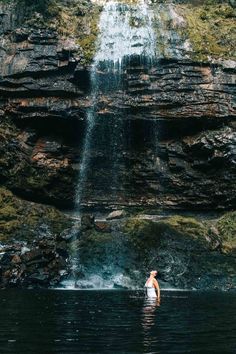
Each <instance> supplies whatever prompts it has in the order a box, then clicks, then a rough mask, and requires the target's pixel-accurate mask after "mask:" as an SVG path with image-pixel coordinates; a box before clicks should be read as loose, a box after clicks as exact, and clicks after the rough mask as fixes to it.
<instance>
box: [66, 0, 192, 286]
mask: <svg viewBox="0 0 236 354" xmlns="http://www.w3.org/2000/svg"><path fill="white" fill-rule="evenodd" d="M164 15H165V16H164ZM171 21H172V22H173V23H172V25H173V28H172V27H171V26H170V27H169V24H170V22H171ZM167 24H168V25H167ZM181 25H182V18H181V17H179V16H178V15H177V13H176V12H175V11H174V8H173V7H172V5H162V4H161V5H158V6H157V8H156V11H155V16H154V13H153V11H152V9H151V8H150V7H149V6H148V5H147V3H146V2H145V1H139V2H137V3H136V4H126V3H124V2H116V1H108V2H107V3H106V4H105V5H104V7H103V10H102V13H101V16H100V21H99V35H98V38H97V50H96V53H95V56H94V60H93V63H92V66H91V71H90V88H91V92H90V108H88V110H87V115H86V130H85V135H84V142H83V147H82V153H81V162H80V171H79V176H78V186H77V191H76V200H75V202H76V207H77V213H78V214H79V217H78V220H79V219H80V214H81V208H82V206H83V205H86V199H87V201H88V200H89V197H88V195H89V193H88V191H92V192H94V191H95V187H96V186H97V185H98V186H101V185H102V186H104V188H105V190H106V193H109V201H111V200H112V202H113V204H114V205H118V204H119V198H121V195H122V192H124V193H125V188H123V186H122V184H123V183H125V181H122V177H121V172H120V171H121V170H123V171H124V170H125V162H124V157H123V154H124V150H125V147H126V144H127V137H126V135H127V136H129V134H131V132H127V129H128V128H127V126H126V132H125V131H124V122H125V120H126V113H125V110H122V107H116V109H115V113H114V110H113V111H112V113H109V102H107V101H109V97H110V98H111V101H112V100H113V98H114V97H116V96H115V95H117V96H118V97H119V99H120V97H121V98H122V95H123V98H124V100H123V101H124V102H125V99H126V98H127V97H128V94H127V93H126V87H125V83H127V80H126V82H125V80H124V78H126V79H127V77H128V75H131V76H132V70H133V69H135V70H136V69H137V70H138V72H139V73H140V76H145V75H146V74H147V75H149V72H150V73H151V70H152V69H153V68H154V64H155V65H156V63H157V61H156V59H157V58H158V59H160V58H163V57H165V55H166V57H168V58H170V57H173V56H175V57H177V58H180V57H181V55H182V54H181V53H182V51H183V49H184V48H187V45H186V44H183V43H181V45H180V47H178V46H177V47H176V43H177V44H179V43H180V39H179V37H178V34H177V33H176V31H175V29H174V27H175V26H181ZM156 27H157V29H156V30H155V28H156ZM162 44H163V46H162ZM161 48H164V49H165V52H163V51H162V50H161ZM135 65H136V68H135ZM155 69H156V68H155ZM130 72H131V74H130ZM106 95H107V96H106ZM118 102H120V105H121V106H123V102H122V99H120V100H119V101H118ZM104 107H105V108H104ZM125 133H126V134H125ZM157 133H158V122H157V119H154V120H153V145H154V148H153V154H154V161H156V163H154V165H155V166H154V168H155V169H156V170H157V171H158V169H160V166H159V163H158V148H159V144H158V134H157ZM94 156H95V158H94ZM99 156H102V159H103V161H102V164H101V167H100V166H99V164H98V165H96V167H94V164H93V159H94V160H96V161H97V160H99ZM105 164H107V167H106V168H107V171H108V172H107V175H106V172H105V168H104V166H105ZM122 164H123V165H122ZM121 166H122V169H121ZM100 170H101V172H102V173H101V172H100ZM122 188H123V189H122ZM97 193H98V192H97ZM102 193H103V192H102V191H101V194H102ZM96 197H97V195H96ZM72 253H73V255H72V258H73V261H72V268H73V269H74V270H75V272H76V271H78V270H79V269H78V268H79V266H80V260H79V254H78V250H77V249H75V250H74V251H73V250H72ZM110 273H111V274H113V273H114V274H113V278H114V279H115V277H116V276H117V273H115V271H113V269H112V264H111V269H110ZM95 278H96V281H95V280H94V281H92V280H91V279H95ZM95 278H94V276H92V277H91V275H88V279H89V282H90V283H91V282H94V284H95V283H96V284H98V283H99V284H103V285H104V284H105V283H106V284H109V286H111V284H113V281H112V280H111V279H108V281H105V280H104V282H105V283H104V282H103V281H100V280H101V279H103V273H102V270H98V272H97V274H95ZM118 278H119V279H120V276H119V277H118ZM121 278H122V277H121ZM88 279H85V280H84V281H85V282H87V281H88ZM98 280H99V281H98ZM119 281H120V280H119ZM122 282H123V280H122ZM126 282H127V279H126ZM94 286H97V285H94Z"/></svg>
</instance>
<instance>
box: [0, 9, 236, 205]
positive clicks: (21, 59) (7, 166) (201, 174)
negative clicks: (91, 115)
mask: <svg viewBox="0 0 236 354" xmlns="http://www.w3.org/2000/svg"><path fill="white" fill-rule="evenodd" d="M61 3H62V4H64V5H65V3H63V2H61ZM86 6H87V7H86ZM88 6H90V7H89V8H90V9H91V6H92V5H91V4H89V3H88V2H87V3H86V2H85V4H84V8H83V11H85V12H86V10H88ZM93 6H94V7H92V8H93V11H95V10H94V9H96V11H97V13H99V10H97V8H96V6H95V5H93ZM164 10H165V9H163V8H162V11H163V13H164ZM168 11H169V10H168ZM182 11H183V10H182ZM188 11H189V9H188ZM23 13H24V11H22V9H19V8H18V7H17V6H15V5H1V21H2V26H1V31H2V32H1V50H0V62H1V65H0V67H1V80H0V92H1V102H0V104H1V110H0V112H1V141H0V154H1V158H0V178H1V181H2V183H3V184H4V185H5V186H7V187H8V188H9V189H11V190H12V191H14V192H15V193H17V194H18V195H21V196H23V197H24V198H27V199H31V200H34V201H42V202H46V203H50V204H54V205H57V206H62V207H72V206H73V204H74V194H75V189H76V185H77V183H78V181H77V180H78V173H79V169H80V161H81V153H82V144H83V136H84V131H85V125H86V117H87V116H88V114H87V111H88V109H89V108H90V106H91V97H90V89H91V82H90V80H89V70H90V69H89V65H88V64H87V63H88V53H87V52H88V50H87V51H86V47H85V46H84V43H83V41H82V40H81V38H82V37H81V34H80V40H77V38H75V36H69V34H68V33H66V34H63V33H58V30H57V28H53V26H52V25H50V26H44V25H43V24H42V21H41V18H40V14H35V13H34V17H33V18H31V22H30V21H29V19H27V21H28V22H27V21H26V19H25V17H24V16H23V15H24V14H23ZM35 16H36V17H35ZM55 16H56V15H55ZM57 16H58V14H57ZM73 16H74V15H73ZM84 16H85V13H83V12H82V13H81V12H79V11H78V13H77V18H78V19H79V20H80V22H79V23H80V24H81V29H82V30H83V31H85V28H84V27H83V26H84V24H83V23H82V22H81V19H84ZM230 16H231V17H230V19H231V21H233V19H232V16H233V15H232V14H231V15H230ZM55 18H56V19H57V21H58V17H55ZM181 18H182V17H181ZM40 21H41V22H40ZM50 21H52V19H51V20H50ZM55 21H56V20H55ZM158 21H160V19H159V20H158ZM158 21H157V22H158ZM171 21H172V22H171ZM176 21H177V20H176ZM157 22H156V23H157ZM167 22H168V21H167ZM55 23H56V24H57V25H58V26H59V24H58V23H59V22H55ZM169 23H170V24H169V27H170V30H168V29H165V31H167V32H164V35H163V38H169V42H170V43H169V44H170V48H173V45H174V43H176V38H173V33H174V32H173V28H172V29H171V26H172V27H173V26H177V27H178V28H179V29H181V30H183V26H184V25H183V23H182V22H181V23H180V24H179V23H178V21H177V25H176V23H174V20H173V18H172V20H169ZM90 25H91V24H90ZM166 26H167V25H166ZM54 27H55V25H54ZM87 31H88V32H87V33H86V32H85V34H84V39H87V41H88V38H89V35H91V33H92V32H91V31H92V30H91V27H90V29H89V30H87ZM167 35H168V36H169V37H168V36H167ZM157 37H158V36H157ZM158 38H159V39H160V38H162V37H161V36H160V34H159V37H158ZM79 43H82V45H83V46H81V45H80V44H79ZM159 45H160V43H159ZM165 45H167V44H165ZM171 46H172V47H171ZM87 49H88V47H87ZM177 49H178V48H177ZM187 51H188V53H189V52H190V53H192V54H194V47H193V46H192V47H191V48H190V47H189V48H187ZM159 53H160V51H159ZM195 54H196V53H195ZM86 55H87V57H86ZM183 57H184V56H183ZM86 58H87V59H86ZM234 64H235V63H234V62H233V61H232V60H231V59H229V58H226V59H224V60H221V61H220V60H218V59H216V58H215V59H209V60H204V61H202V62H199V61H196V60H193V59H190V58H189V55H188V58H187V57H186V58H185V59H183V58H178V50H175V51H173V50H172V52H170V51H169V52H166V54H165V53H164V52H163V53H162V54H161V55H160V58H159V59H158V60H157V61H156V62H155V63H154V64H153V65H152V66H151V67H150V68H149V69H148V70H147V67H145V66H144V65H142V63H140V62H139V61H138V60H136V58H133V59H131V60H130V61H129V63H127V65H126V68H125V70H124V72H123V77H122V90H121V89H120V87H119V88H118V89H115V90H112V92H111V91H110V92H106V90H103V91H102V92H101V93H100V95H99V96H98V102H97V105H96V110H97V113H96V114H97V128H98V130H99V127H100V128H101V129H102V126H103V125H104V120H105V121H106V124H107V130H108V133H107V134H108V135H107V136H105V137H104V139H103V140H102V139H100V138H99V139H98V138H97V137H94V142H93V143H94V148H93V149H92V151H91V161H92V162H91V163H92V166H91V174H90V175H89V176H88V182H87V183H88V184H87V186H88V188H86V193H85V197H84V200H83V204H84V205H95V206H96V205H98V206H101V205H104V206H109V205H114V204H120V205H134V206H144V205H152V206H161V207H163V208H183V209H184V208H189V209H195V208H199V209H212V208H214V209H215V208H220V209H227V208H232V207H235V183H234V179H235V139H236V133H235V112H236V111H235V101H234V93H235V71H234V70H235V69H234ZM101 77H102V80H104V81H106V80H107V79H108V78H107V77H106V75H104V74H102V73H101ZM115 120H118V121H120V120H122V124H119V127H118V129H120V132H119V134H122V139H121V140H120V142H119V144H120V145H119V146H120V147H119V158H118V159H117V161H116V165H117V166H116V171H119V172H117V173H119V175H118V177H119V181H120V182H119V187H117V188H116V196H115V198H113V197H112V193H111V191H110V190H109V188H107V183H108V181H109V179H110V175H111V168H112V167H111V163H112V162H111V160H112V159H113V152H112V143H113V142H112V140H111V138H110V141H109V134H110V132H111V131H113V130H114V129H116V127H115V124H114V122H115ZM109 127H110V129H111V130H110V132H109ZM101 134H102V133H101ZM110 136H111V134H110ZM109 144H110V147H109V148H108V147H107V145H109ZM115 173H116V172H115ZM91 185H92V186H93V187H92V188H91Z"/></svg>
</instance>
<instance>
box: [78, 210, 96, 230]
mask: <svg viewBox="0 0 236 354" xmlns="http://www.w3.org/2000/svg"><path fill="white" fill-rule="evenodd" d="M93 227H94V216H93V215H90V214H83V215H82V216H81V230H82V231H84V230H88V229H92V228H93Z"/></svg>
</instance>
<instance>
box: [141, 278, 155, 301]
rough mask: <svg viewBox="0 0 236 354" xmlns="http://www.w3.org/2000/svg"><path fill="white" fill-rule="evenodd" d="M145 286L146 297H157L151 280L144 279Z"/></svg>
mask: <svg viewBox="0 0 236 354" xmlns="http://www.w3.org/2000/svg"><path fill="white" fill-rule="evenodd" d="M144 286H145V288H146V289H147V297H152V298H153V297H157V294H156V290H155V288H154V286H153V282H152V281H150V280H149V281H148V280H147V281H146V283H145V285H144Z"/></svg>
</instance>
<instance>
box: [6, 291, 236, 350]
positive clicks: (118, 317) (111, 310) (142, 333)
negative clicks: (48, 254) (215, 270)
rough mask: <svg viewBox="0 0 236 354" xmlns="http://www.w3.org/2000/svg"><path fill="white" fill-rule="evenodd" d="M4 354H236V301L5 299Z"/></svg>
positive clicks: (104, 295)
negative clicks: (235, 353)
mask: <svg viewBox="0 0 236 354" xmlns="http://www.w3.org/2000/svg"><path fill="white" fill-rule="evenodd" d="M0 306H1V319H2V321H0V345H1V347H0V348H1V350H0V351H1V353H3V354H7V353H12V354H13V353H14V354H15V353H16V354H23V353H24V354H25V353H26V354H27V353H30V354H38V353H40V354H54V353H58V354H70V353H76V354H77V353H82V354H86V353H88V354H93V353H97V354H102V353H105V354H106V353H109V354H139V353H140V354H141V353H142V354H144V353H149V354H158V353H181V354H183V353H187V352H189V353H197V354H198V353H221V354H224V353H234V352H235V351H234V349H235V333H236V294H233V293H218V292H215V293H208V292H205V293H197V292H194V293H190V292H185V293H180V292H162V297H161V304H159V303H158V302H156V299H153V300H152V299H145V297H144V294H143V292H139V291H132V292H131V291H114V290H107V291H95V290H94V291H69V290H67V291H63V290H61V291H54V290H49V291H46V290H45V291H35V290H33V291H19V290H17V291H16V290H10V291H9V290H3V291H1V292H0Z"/></svg>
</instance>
